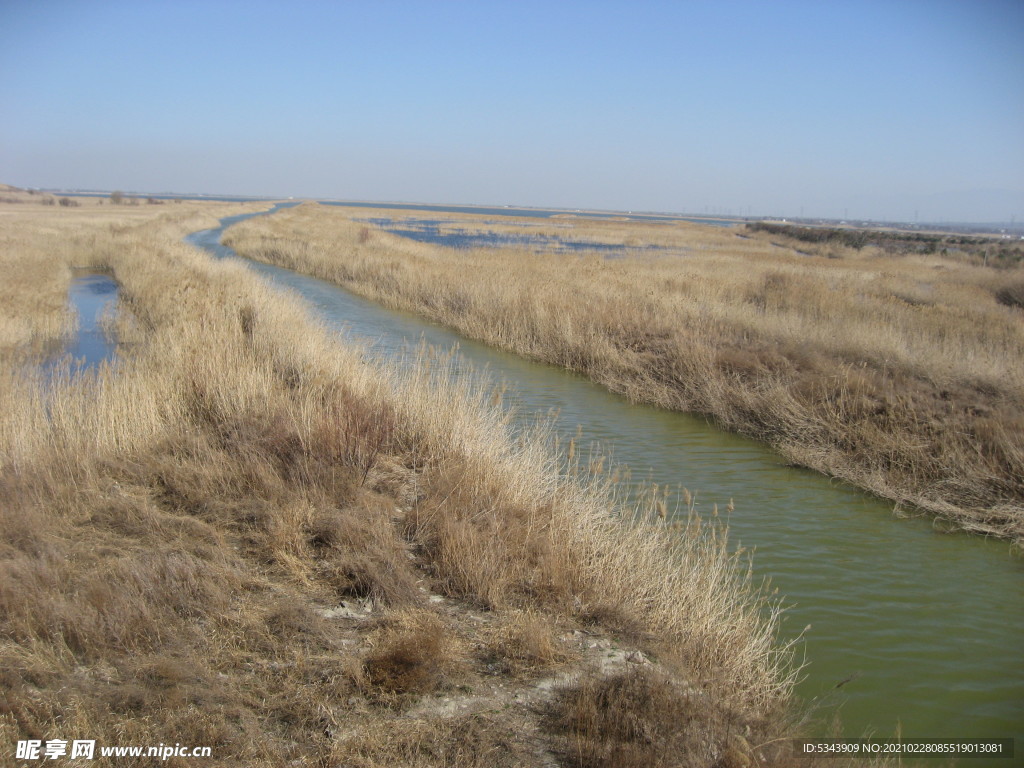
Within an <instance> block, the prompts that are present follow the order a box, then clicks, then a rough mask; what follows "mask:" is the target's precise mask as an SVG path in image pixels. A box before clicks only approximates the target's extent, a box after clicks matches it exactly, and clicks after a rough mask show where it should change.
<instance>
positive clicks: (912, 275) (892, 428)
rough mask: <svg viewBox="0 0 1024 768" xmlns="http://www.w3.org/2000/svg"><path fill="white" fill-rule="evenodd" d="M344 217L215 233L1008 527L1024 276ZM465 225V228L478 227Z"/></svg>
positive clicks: (979, 523) (302, 218) (877, 257)
mask: <svg viewBox="0 0 1024 768" xmlns="http://www.w3.org/2000/svg"><path fill="white" fill-rule="evenodd" d="M349 215H353V216H366V215H368V213H367V211H365V210H363V209H360V211H358V212H357V213H346V212H344V211H342V210H340V209H338V208H333V207H330V208H329V207H323V206H316V205H314V204H306V205H303V206H301V207H299V208H295V209H292V210H288V211H282V212H280V213H278V214H275V216H273V217H271V218H265V219H259V220H253V221H250V222H245V223H243V224H240V225H238V226H237V227H235V228H232V230H231V231H230V232H229V233H228V235H227V240H226V242H228V243H230V245H231V246H232V247H234V248H235V249H236V250H237V251H239V252H240V253H242V254H244V255H245V256H248V257H250V258H255V259H260V260H263V261H268V262H272V263H275V264H279V265H282V266H286V267H291V268H293V269H296V270H300V271H303V272H308V273H311V274H314V275H317V276H319V277H322V278H325V279H328V280H332V281H334V282H336V283H338V284H340V285H343V286H345V287H346V288H349V289H351V290H353V291H355V292H357V293H360V294H362V295H364V296H368V297H370V298H373V299H375V300H378V301H381V302H383V303H385V304H388V305H390V306H393V307H399V308H402V309H406V310H413V311H416V312H419V313H421V314H423V315H425V316H427V317H429V318H430V319H433V320H435V321H438V322H441V323H444V324H447V325H449V326H452V327H454V328H456V329H458V330H459V331H460V332H462V333H465V334H467V335H469V336H472V337H474V338H478V339H482V340H484V341H487V342H488V343H491V344H494V345H496V346H499V347H503V348H507V349H510V350H513V351H515V352H518V353H520V354H523V355H527V356H530V357H533V358H536V359H540V360H544V361H546V362H549V363H554V364H558V365H562V366H565V367H567V368H570V369H573V370H576V371H581V372H583V373H585V374H586V375H588V376H590V377H591V378H593V379H594V380H596V381H598V382H600V383H602V384H604V385H606V386H607V387H609V388H610V389H612V390H615V391H617V392H621V393H623V394H625V395H627V396H628V397H630V398H632V399H634V400H637V401H640V402H646V403H652V404H656V405H659V406H664V407H667V408H673V409H679V410H685V411H692V412H698V413H703V414H709V415H711V416H713V417H714V418H715V420H716V421H717V422H718V423H720V424H721V425H722V426H724V427H726V428H728V429H732V430H736V431H738V432H741V433H744V434H746V435H750V436H753V437H755V438H758V439H762V440H764V441H766V442H768V443H770V444H771V445H773V446H774V447H775V448H777V449H778V450H779V451H780V452H781V453H782V454H783V455H785V456H786V457H787V458H789V459H790V460H791V461H793V462H795V463H797V464H800V465H804V466H807V467H811V468H813V469H816V470H819V471H821V472H825V473H827V474H829V475H832V476H835V477H839V478H842V479H844V480H847V481H849V482H851V483H853V484H855V485H858V486H860V487H862V488H865V489H868V490H870V491H873V492H875V493H877V494H879V495H881V496H883V497H885V498H888V499H891V500H893V501H895V502H897V504H898V505H900V506H902V507H904V508H909V507H913V508H919V509H923V510H926V511H928V512H931V513H934V514H935V515H938V516H940V517H941V518H943V519H945V520H948V521H953V522H954V523H955V524H956V525H957V526H959V527H962V528H965V529H968V530H971V531H976V532H980V533H985V534H994V535H998V536H1004V537H1007V538H1010V539H1012V540H1016V541H1020V540H1021V538H1022V537H1024V333H1022V327H1024V326H1022V314H1021V312H1022V310H1021V306H1020V302H1017V303H1014V301H1012V299H1013V297H1014V296H1017V295H1018V294H1022V295H1024V291H1021V286H1022V285H1024V283H1022V281H1024V278H1022V277H1021V273H1020V270H1019V268H1018V269H1016V270H994V269H991V268H988V269H986V268H983V267H981V266H977V265H974V264H972V263H969V262H970V261H971V260H975V261H980V258H977V254H974V255H971V254H968V256H967V257H965V256H963V255H960V256H958V255H957V254H947V256H942V255H940V254H908V255H904V256H894V255H893V254H891V253H888V252H883V251H882V250H880V249H878V248H871V247H865V248H860V249H856V248H852V247H849V246H846V245H844V244H842V243H835V242H830V243H827V244H824V245H813V244H807V243H804V242H800V241H794V242H793V243H780V242H778V240H779V236H778V235H777V234H774V233H767V232H760V233H753V232H752V233H748V234H745V235H743V234H738V233H736V232H734V231H732V230H725V229H717V228H712V227H703V226H699V225H692V224H685V223H680V224H673V225H664V224H658V225H650V224H639V223H629V222H621V221H602V222H585V221H582V220H579V219H576V220H572V219H566V220H561V221H558V222H554V221H550V220H549V222H548V223H546V224H545V225H544V226H542V227H537V226H533V225H531V226H529V227H527V226H526V225H525V223H523V224H522V225H521V226H520V231H522V232H532V233H541V234H556V235H560V236H564V237H572V238H579V239H588V238H589V239H593V240H594V241H596V242H616V241H617V242H620V243H624V244H626V245H630V246H642V245H644V244H655V245H660V246H662V247H664V248H668V249H670V251H671V252H672V253H674V254H680V255H678V256H675V255H674V256H659V255H658V254H657V253H653V255H652V254H647V255H644V254H642V253H637V254H635V255H634V256H632V257H630V258H622V259H605V258H603V257H602V256H601V255H600V254H598V253H594V254H589V255H580V254H568V255H551V254H542V255H537V254H534V253H531V252H529V251H528V250H526V249H478V250H473V251H453V250H450V249H445V248H441V247H437V246H432V245H426V244H421V243H414V242H411V241H409V240H406V239H402V238H399V237H397V236H395V235H391V234H388V233H386V232H382V231H380V230H378V229H376V228H372V227H369V226H367V225H365V224H360V223H358V222H355V221H352V220H350V219H349V218H348V216H349ZM401 215H402V216H408V215H409V214H408V212H402V214H401ZM429 217H430V218H438V216H437V215H436V214H429ZM469 218H470V223H469V224H467V225H465V226H466V227H467V228H468V229H470V230H472V229H473V228H481V227H489V225H486V224H482V223H481V221H482V219H480V218H479V217H477V218H474V217H469ZM447 226H449V227H450V226H454V225H447ZM567 227H571V228H567ZM496 229H502V230H504V231H506V232H508V231H510V230H509V228H508V227H507V226H505V227H496ZM773 241H774V242H773ZM791 245H793V246H794V247H791ZM797 247H798V248H799V249H800V251H801V252H798V250H797Z"/></svg>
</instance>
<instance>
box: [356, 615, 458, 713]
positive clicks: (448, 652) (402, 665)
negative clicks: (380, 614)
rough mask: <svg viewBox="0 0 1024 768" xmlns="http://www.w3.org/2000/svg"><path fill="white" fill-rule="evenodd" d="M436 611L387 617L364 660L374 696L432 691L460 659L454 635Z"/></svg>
mask: <svg viewBox="0 0 1024 768" xmlns="http://www.w3.org/2000/svg"><path fill="white" fill-rule="evenodd" d="M449 634H450V633H449V632H448V631H447V629H446V627H445V625H444V623H443V622H442V621H441V619H440V618H439V617H438V616H437V615H436V614H433V613H428V612H426V611H406V612H402V613H398V614H392V615H390V616H389V617H387V618H386V619H385V620H384V622H383V626H382V627H381V629H380V630H379V632H378V634H377V639H376V640H375V642H374V646H375V647H374V650H373V651H372V652H371V653H370V654H369V655H367V657H366V658H365V659H364V661H363V668H364V670H365V675H366V677H365V681H366V683H368V684H369V685H370V686H372V688H371V689H370V690H369V693H370V694H371V695H373V696H378V697H383V698H384V699H390V698H392V697H393V696H394V695H396V694H397V695H401V694H425V693H432V692H433V691H436V690H437V689H438V688H439V687H441V686H442V685H443V684H444V683H445V682H446V681H447V678H448V676H449V675H450V674H451V673H452V672H453V671H454V670H455V667H456V665H457V662H458V658H457V656H456V653H457V650H456V648H455V645H454V642H453V638H451V637H450V636H449Z"/></svg>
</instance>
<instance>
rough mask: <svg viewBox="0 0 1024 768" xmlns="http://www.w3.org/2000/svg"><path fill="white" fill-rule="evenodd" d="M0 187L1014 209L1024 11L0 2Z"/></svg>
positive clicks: (992, 6)
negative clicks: (0, 184)
mask: <svg viewBox="0 0 1024 768" xmlns="http://www.w3.org/2000/svg"><path fill="white" fill-rule="evenodd" d="M0 181H2V182H6V183H10V184H15V185H18V186H33V187H60V188H74V187H80V188H81V187H85V188H96V189H123V190H137V191H153V192H155V191H164V190H167V191H178V192H188V191H202V192H220V193H236V194H253V195H275V196H277V195H281V196H287V195H294V196H310V197H336V198H345V199H358V200H392V201H399V200H403V201H419V202H452V203H485V204H522V205H537V206H559V207H570V208H577V207H579V208H585V207H596V208H606V209H619V210H660V211H685V212H698V213H702V212H704V211H705V210H707V211H709V212H713V211H720V212H725V211H732V212H733V213H744V214H745V213H747V212H748V211H749V212H751V213H753V214H755V215H756V214H775V215H786V216H797V215H799V214H800V212H801V210H802V211H803V212H804V213H805V214H806V215H808V216H812V215H815V216H817V215H821V216H837V217H848V218H866V217H872V218H894V219H902V220H913V219H914V217H915V215H916V216H917V217H919V218H920V220H922V221H925V220H938V219H940V218H941V219H959V220H966V219H970V220H980V221H993V220H1008V219H1009V218H1010V217H1011V216H1015V217H1016V220H1017V221H1018V222H1020V221H1022V220H1024V0H957V1H956V2H947V1H946V0H885V1H884V2H868V1H867V0H860V1H858V2H850V1H848V0H847V1H844V0H815V1H808V2H768V0H765V1H764V2H728V1H724V2H692V3H691V2H682V1H681V0H680V1H679V2H663V3H655V2H642V1H637V2H625V1H623V2H558V0H547V2H531V1H529V0H526V1H523V0H515V1H514V2H513V0H509V1H508V2H501V3H499V2H483V1H482V0H481V1H480V2H469V1H468V0H467V1H465V2H445V1H444V0H430V1H428V0H423V1H422V2H388V1H387V0H383V1H382V2H341V1H339V2H284V1H283V0H282V2H263V1H262V0H237V1H236V2H227V1H220V2H218V1H217V0H202V1H201V2H196V1H193V0H166V1H164V2H157V1H156V0H150V1H146V0H133V1H132V2H120V1H119V0H0ZM915 211H916V214H915Z"/></svg>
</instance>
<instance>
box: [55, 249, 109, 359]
mask: <svg viewBox="0 0 1024 768" xmlns="http://www.w3.org/2000/svg"><path fill="white" fill-rule="evenodd" d="M117 293H118V289H117V283H116V282H115V281H114V278H113V277H112V276H111V275H109V274H104V273H97V272H92V271H88V270H78V269H76V270H75V275H74V276H73V277H72V279H71V286H70V288H69V289H68V303H69V304H70V305H71V309H72V310H73V311H74V312H75V314H76V315H77V316H78V328H77V330H76V331H75V333H74V335H73V336H71V337H70V338H69V339H68V341H67V343H66V344H65V345H64V349H63V350H61V353H60V354H59V355H54V356H52V357H50V358H49V359H48V360H47V361H46V362H45V363H44V365H43V369H44V371H47V372H51V371H53V370H54V369H55V368H56V367H57V366H59V365H62V364H63V362H64V361H67V360H70V362H71V365H72V367H73V370H74V371H77V372H81V371H84V370H87V369H89V368H94V367H96V366H98V365H99V364H100V363H102V362H104V361H107V360H112V359H113V357H114V355H115V354H116V352H117V342H116V340H115V339H114V338H112V337H111V335H110V334H109V333H108V332H107V331H106V330H105V329H104V327H103V326H104V323H103V318H104V316H105V315H106V313H107V312H108V311H109V310H110V308H111V306H112V305H115V304H116V303H117ZM47 375H49V373H48V374H47Z"/></svg>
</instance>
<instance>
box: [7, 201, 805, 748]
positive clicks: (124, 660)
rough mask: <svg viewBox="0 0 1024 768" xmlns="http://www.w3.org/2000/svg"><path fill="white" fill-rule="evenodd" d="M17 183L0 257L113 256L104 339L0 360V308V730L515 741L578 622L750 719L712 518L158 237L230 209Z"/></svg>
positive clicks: (760, 700)
mask: <svg viewBox="0 0 1024 768" xmlns="http://www.w3.org/2000/svg"><path fill="white" fill-rule="evenodd" d="M19 210H20V211H22V212H21V213H14V214H12V213H5V216H6V218H5V220H4V224H5V227H4V236H5V237H9V238H11V240H10V242H13V243H18V244H19V245H18V246H17V247H16V248H11V249H10V250H8V251H5V252H4V257H3V258H5V259H7V258H11V259H19V258H27V257H25V256H24V255H23V254H32V253H41V252H43V251H46V250H48V247H49V246H54V248H53V252H54V253H57V254H58V255H59V256H60V259H62V260H63V261H61V260H58V261H55V262H53V264H54V268H55V269H59V268H60V265H61V264H64V265H65V267H66V266H67V265H69V264H78V263H88V264H90V265H93V266H97V267H103V268H107V269H110V270H112V272H113V274H114V275H115V277H116V279H117V281H118V283H119V285H120V296H121V300H120V306H119V311H118V318H117V321H116V322H117V324H118V328H119V334H118V337H119V340H120V341H121V345H120V347H119V360H118V363H117V365H116V366H115V367H111V366H104V367H101V368H100V369H98V370H97V371H95V372H92V373H87V374H84V375H81V376H77V377H71V376H65V377H57V378H56V379H54V380H52V381H49V382H47V381H43V380H42V379H41V377H40V375H39V374H38V372H36V369H35V368H34V367H33V366H32V365H31V364H28V363H24V361H26V360H29V361H30V360H32V359H36V358H34V357H33V355H31V354H27V353H26V352H25V350H26V349H27V348H28V347H30V346H31V345H32V344H33V343H34V342H32V341H31V339H32V338H33V336H32V334H27V335H26V334H22V335H17V334H11V335H10V338H11V339H16V340H17V341H15V342H9V343H8V349H9V354H8V356H7V357H6V358H5V362H4V367H3V369H2V378H0V497H2V498H3V499H4V503H3V505H0V670H2V672H0V674H2V683H0V690H2V695H0V740H2V742H3V743H4V744H7V745H10V744H13V743H14V742H15V741H17V740H18V739H30V738H36V739H43V740H46V739H54V738H61V739H69V740H70V739H96V740H98V742H99V743H100V744H101V745H131V744H157V743H161V742H162V743H175V742H179V743H181V744H188V745H196V746H200V745H201V746H210V747H212V748H213V760H212V761H211V764H213V765H240V764H244V765H252V766H258V765H268V766H269V765H282V764H286V763H287V764H292V765H321V764H328V765H330V764H345V765H365V766H373V765H392V764H396V763H401V764H406V765H424V766H426V765H431V766H434V765H445V766H459V767H460V768H461V767H464V766H477V765H484V764H487V765H537V766H539V765H543V764H545V761H547V760H549V758H550V755H548V752H547V750H548V749H549V748H550V746H551V743H552V742H551V739H552V738H554V737H553V736H551V735H550V734H546V733H545V732H543V731H542V729H541V728H540V724H539V723H540V717H539V715H538V714H537V709H536V706H535V704H536V702H537V701H538V697H540V698H541V699H543V697H544V696H545V695H546V694H544V693H543V691H544V690H546V689H542V688H538V687H536V686H538V685H539V683H538V680H539V678H540V676H542V675H545V674H551V673H552V670H556V671H557V670H559V669H561V668H563V667H566V665H574V666H572V668H574V669H577V671H582V669H583V668H584V666H586V665H588V664H592V663H593V662H594V659H593V658H592V657H593V656H594V654H595V653H596V652H595V651H593V650H592V649H590V650H588V649H587V648H586V647H581V646H579V644H578V642H577V641H576V640H574V638H577V637H579V636H590V635H588V634H586V633H592V634H594V635H596V636H600V637H603V636H605V635H608V634H609V633H614V634H616V635H617V636H619V637H621V638H626V639H627V640H628V641H629V642H630V643H633V644H634V645H635V646H636V647H637V648H638V649H642V650H645V651H646V652H647V653H648V654H649V655H654V656H655V657H656V658H657V660H658V664H657V668H658V670H659V674H661V675H664V676H665V677H666V679H671V680H675V681H677V682H678V684H680V685H681V684H683V681H686V684H688V685H692V686H697V687H699V688H700V689H701V690H702V691H703V694H702V696H704V697H705V698H706V699H707V700H708V701H713V702H715V706H712V707H709V708H707V709H706V710H703V711H704V712H705V714H706V715H707V721H706V722H704V723H703V724H697V723H695V724H694V728H695V729H697V730H699V729H700V728H703V729H704V731H705V732H706V733H707V734H708V738H709V739H711V740H712V741H715V740H719V741H720V736H719V734H720V733H721V731H720V728H719V725H718V722H717V721H718V718H719V713H721V712H723V711H726V710H728V711H729V712H733V713H736V714H735V717H737V718H740V719H741V720H742V721H743V722H744V723H747V724H753V726H752V727H755V730H756V729H758V728H760V729H761V730H762V731H765V732H768V731H770V730H771V728H772V727H774V726H770V723H771V722H772V718H773V717H774V713H775V712H777V711H778V710H779V709H780V708H781V707H783V706H784V705H785V702H786V701H787V699H788V695H789V690H790V686H791V683H792V669H791V667H790V666H789V658H788V655H787V653H786V649H784V648H780V647H779V646H778V645H777V643H776V641H775V630H776V611H775V608H774V606H773V605H772V604H768V603H766V601H765V598H764V595H763V594H762V593H761V591H760V590H759V589H757V588H756V586H755V585H752V584H751V583H750V575H749V571H748V570H747V568H746V567H745V563H744V562H743V561H741V560H738V559H737V558H736V556H734V555H732V554H730V552H729V550H728V548H727V546H726V543H725V541H724V538H723V536H722V535H721V532H720V531H718V530H717V529H715V528H709V527H706V526H703V525H701V524H700V522H699V521H697V520H693V521H691V523H690V524H689V525H688V526H687V527H686V528H685V529H684V530H683V531H681V532H679V531H675V530H672V529H669V528H667V527H666V526H663V525H654V524H651V523H650V522H647V521H646V520H641V519H639V518H638V519H636V520H630V519H628V518H627V519H623V516H622V513H621V510H620V509H618V508H617V507H616V506H615V505H614V502H613V499H612V497H611V495H610V493H609V489H608V488H607V487H605V486H603V485H601V483H600V482H597V481H593V482H586V481H585V480H581V479H579V478H575V477H571V476H566V475H565V474H564V473H563V472H562V471H561V467H560V465H559V460H558V459H557V457H556V454H555V453H554V452H553V451H552V450H551V447H550V444H549V443H548V442H546V441H545V440H544V439H543V438H542V437H538V438H537V439H532V440H525V441H524V440H518V439H513V438H512V437H511V435H510V431H509V429H508V428H507V426H506V424H505V423H504V422H503V417H502V416H501V415H500V414H499V413H497V412H496V411H494V410H493V409H490V408H489V407H488V397H489V393H488V392H487V391H485V390H483V389H481V388H478V387H474V385H472V384H471V383H469V382H465V381H464V380H463V383H462V384H460V385H458V386H453V385H452V377H451V376H450V374H449V372H448V371H446V370H445V368H444V365H443V360H442V361H440V362H439V361H438V360H434V361H433V364H432V365H431V366H429V367H428V366H426V365H416V364H412V365H411V366H410V367H409V368H408V369H406V370H400V369H395V368H383V367H380V366H377V365H376V364H372V363H369V362H367V361H366V360H365V359H364V357H363V355H361V354H360V352H359V350H354V349H349V348H347V347H342V346H339V344H338V342H337V341H336V339H335V338H333V337H332V336H331V335H330V334H329V333H328V332H327V331H326V330H324V329H323V328H321V327H319V326H318V325H317V324H316V323H315V322H313V321H312V320H311V318H310V317H309V316H308V315H307V313H306V310H305V309H304V307H303V306H301V305H300V304H298V303H297V302H296V301H295V300H294V299H293V298H290V297H287V296H284V295H282V294H279V293H276V292H274V291H272V290H271V289H269V288H268V287H267V286H265V285H264V284H263V283H261V282H260V281H259V280H258V279H257V278H256V277H255V276H254V275H253V274H252V273H250V272H249V271H247V270H246V269H245V268H244V267H242V266H241V265H239V264H237V263H229V262H213V261H211V260H209V259H208V258H207V257H206V256H204V255H202V254H199V253H197V252H196V251H194V250H193V249H191V248H189V247H187V246H185V245H183V244H181V242H180V241H181V237H182V236H183V235H184V234H185V233H186V232H188V231H191V230H194V229H197V228H200V227H202V226H209V225H211V224H212V221H211V215H227V214H228V213H235V212H238V211H239V210H241V209H240V208H239V207H237V206H235V207H232V206H219V207H202V206H186V205H182V206H166V207H161V208H157V207H155V206H154V207H152V208H149V207H146V206H142V207H140V208H139V209H137V210H128V211H125V210H124V209H120V210H118V211H117V213H116V215H115V214H113V213H112V212H111V211H110V209H109V208H100V207H92V208H90V207H87V206H82V207H79V208H60V207H50V208H49V210H47V209H45V208H44V207H42V206H40V207H39V209H38V210H35V209H30V206H24V207H22V208H20V209H19ZM122 214H123V216H122ZM111 217H113V218H111ZM118 217H120V218H118ZM58 245H59V248H57V247H56V246H58ZM26 274H28V273H26ZM39 274H41V273H39ZM44 283H45V281H44ZM35 288H36V286H35V284H34V283H33V282H32V280H31V279H30V277H25V278H24V279H22V280H20V281H19V282H18V283H17V284H11V283H5V284H4V285H3V287H2V289H0V290H3V291H4V292H5V293H4V301H6V300H7V293H12V292H13V293H31V292H32V291H33V290H35ZM40 290H45V291H47V292H48V294H50V295H52V296H54V297H56V296H58V295H59V289H58V288H53V287H49V288H42V287H41V288H40ZM31 306H36V307H39V310H38V311H36V312H34V314H33V313H32V312H28V311H26V316H27V322H28V323H29V325H30V326H31V327H39V328H44V327H46V326H45V322H44V321H43V320H41V318H44V317H45V316H47V312H48V310H46V308H45V305H44V304H42V303H40V304H33V305H31ZM29 315H31V316H30V317H29ZM33 323H35V324H36V325H32V324H33ZM36 335H38V336H40V337H42V336H43V335H45V334H44V332H43V331H39V332H38V333H37V334H36ZM577 633H578V634H577ZM587 654H590V656H589V657H588V655H587ZM514 694H515V695H514ZM456 696H463V697H464V698H465V702H464V703H465V704H466V707H467V708H468V709H466V710H465V711H463V710H462V709H460V706H461V705H460V704H458V702H459V701H461V700H457V699H454V698H453V697H456ZM516 696H519V698H516ZM474 702H476V703H474ZM414 707H419V708H420V709H417V710H414V709H413V708H414ZM723 708H724V709H723ZM470 710H472V711H470ZM637 717H638V718H640V719H643V718H644V717H646V715H645V714H643V712H640V713H639V714H638V715H637ZM758 723H768V725H764V726H761V725H758ZM652 727H653V726H652ZM693 732H694V733H696V730H694V731H693ZM716 743H717V741H716ZM684 758H685V759H689V758H688V757H686V756H682V757H680V760H683V759H684ZM143 762H144V761H133V760H131V759H128V758H119V759H117V760H116V763H117V764H118V765H133V764H140V765H141V764H142V763H143ZM187 762H189V761H187V760H185V759H180V760H179V759H176V758H175V759H171V760H168V761H167V763H166V764H167V765H184V764H186V763H187ZM691 762H692V761H691ZM97 764H102V761H98V762H97ZM679 764H687V763H685V762H680V763H679Z"/></svg>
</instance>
